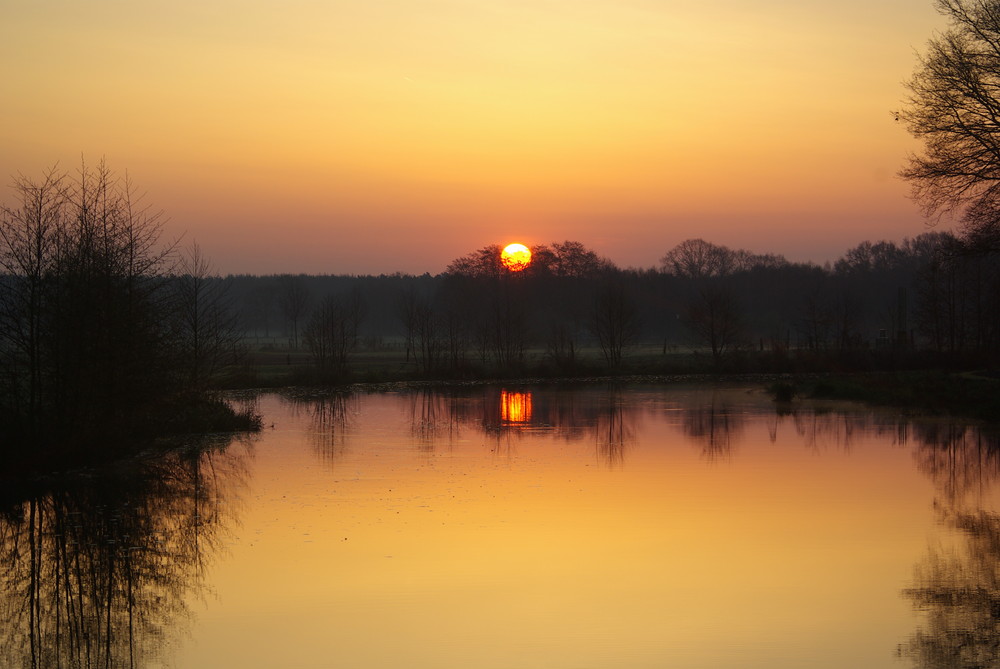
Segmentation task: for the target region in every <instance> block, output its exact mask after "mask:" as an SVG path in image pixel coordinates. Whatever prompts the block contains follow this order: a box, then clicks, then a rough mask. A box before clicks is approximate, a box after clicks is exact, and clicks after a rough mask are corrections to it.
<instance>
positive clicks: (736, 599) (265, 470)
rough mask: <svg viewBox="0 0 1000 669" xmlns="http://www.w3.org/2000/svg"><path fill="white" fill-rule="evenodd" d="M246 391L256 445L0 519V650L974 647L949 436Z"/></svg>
mask: <svg viewBox="0 0 1000 669" xmlns="http://www.w3.org/2000/svg"><path fill="white" fill-rule="evenodd" d="M254 402H255V403H256V405H257V407H258V409H259V410H260V411H261V412H262V413H263V415H264V420H265V424H266V425H267V426H268V427H267V428H266V429H265V431H264V432H263V433H262V434H260V435H257V436H254V437H252V438H250V439H246V440H237V441H235V442H233V443H226V442H225V441H222V442H220V443H217V444H209V445H208V446H207V447H206V448H205V449H203V450H195V449H192V450H190V451H188V452H182V453H176V454H173V455H171V456H169V457H167V458H160V459H156V460H150V461H147V462H140V463H133V464H130V465H129V466H127V467H120V468H117V469H115V470H113V471H109V472H92V473H90V474H88V475H87V476H84V477H80V478H79V479H74V480H73V481H72V482H69V483H66V484H60V485H59V486H58V487H56V488H55V489H53V490H50V491H46V493H45V494H38V495H36V496H35V497H33V498H32V499H30V500H27V501H23V502H12V503H8V504H6V505H5V506H4V507H3V508H0V551H2V554H0V559H3V560H4V564H5V565H9V567H7V568H6V569H5V572H4V573H3V575H2V578H0V666H11V667H19V666H28V667H30V666H38V667H48V666H69V667H74V666H82V667H91V666H93V667H104V666H114V667H129V666H135V667H161V666H167V667H181V668H185V669H186V668H202V667H203V668H206V669H208V668H212V669H215V668H217V667H224V666H225V667H358V668H367V667H392V668H398V667H446V668H447V667H463V668H465V667H496V668H500V667H504V668H508V667H548V668H563V667H565V668H570V667H572V668H581V667H594V668H604V667H628V668H631V667H679V668H695V667H711V668H717V667H733V668H736V667H739V668H746V667H768V668H774V667H837V668H840V667H865V668H879V667H910V666H917V667H939V666H941V667H944V666H947V667H966V666H967V667H974V666H975V667H985V666H994V665H995V664H996V663H997V662H1000V656H998V654H997V653H998V650H997V649H998V647H1000V630H998V626H997V621H998V620H1000V515H997V511H998V509H997V494H996V487H997V486H995V485H994V481H995V479H996V477H997V472H998V469H1000V467H998V462H1000V458H998V453H1000V449H998V448H997V445H996V440H995V439H993V438H991V437H990V436H989V435H984V434H980V432H978V431H977V430H976V429H975V428H973V427H970V426H967V425H963V424H959V423H953V422H948V421H942V420H937V421H930V420H923V421H919V420H918V421H911V420H909V419H904V418H902V417H900V416H898V415H896V414H894V413H891V412H885V411H878V412H876V411H871V410H865V409H863V408H859V407H846V406H825V407H824V406H816V405H798V406H796V407H795V409H794V410H793V411H790V412H788V411H786V412H785V413H784V414H780V413H778V412H776V410H775V406H774V404H773V403H772V402H771V401H770V400H769V399H768V398H767V397H766V396H764V395H762V394H760V393H759V392H755V391H751V390H749V389H746V388H725V389H722V388H715V389H706V388H679V387H670V388H650V387H641V388H629V389H612V388H607V387H597V386H594V387H588V388H576V389H572V390H568V389H554V388H551V387H510V388H499V387H496V388H472V389H466V390H463V391H461V392H453V393H440V392H431V391H427V392H421V391H413V392H399V393H382V394H367V395H335V396H326V397H322V396H313V397H307V396H303V397H295V398H291V397H286V396H279V395H274V394H269V395H263V396H261V397H259V398H257V399H256V400H254ZM272 424H273V426H272ZM33 663H34V664H33Z"/></svg>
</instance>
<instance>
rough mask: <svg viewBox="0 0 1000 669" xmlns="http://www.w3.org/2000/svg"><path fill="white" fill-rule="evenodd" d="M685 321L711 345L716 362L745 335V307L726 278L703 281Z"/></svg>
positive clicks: (701, 339)
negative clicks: (742, 308)
mask: <svg viewBox="0 0 1000 669" xmlns="http://www.w3.org/2000/svg"><path fill="white" fill-rule="evenodd" d="M685 322H686V323H687V325H688V327H689V328H690V329H691V331H692V332H693V333H694V334H695V335H696V336H697V337H698V339H699V340H700V341H701V342H702V343H704V344H707V345H708V347H709V348H710V349H711V351H712V359H713V360H714V361H715V363H716V364H718V363H719V362H720V361H721V360H722V356H723V355H725V354H726V353H727V352H728V351H730V350H732V349H733V347H734V346H736V345H738V344H739V343H740V342H741V341H742V339H743V338H744V333H745V329H744V321H743V313H742V310H741V309H740V306H739V303H738V302H737V300H736V296H735V294H734V292H733V290H732V288H731V286H730V285H729V284H728V283H725V282H723V281H719V280H708V281H703V282H700V285H698V286H697V287H696V288H695V292H694V296H693V297H692V298H691V300H690V302H688V308H687V311H686V313H685Z"/></svg>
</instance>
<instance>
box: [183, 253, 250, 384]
mask: <svg viewBox="0 0 1000 669" xmlns="http://www.w3.org/2000/svg"><path fill="white" fill-rule="evenodd" d="M180 271H181V273H180V274H179V275H178V276H177V277H175V279H174V284H175V291H176V299H177V336H178V339H179V346H180V351H181V360H182V363H183V365H184V367H185V369H186V370H187V377H188V380H187V382H188V384H189V387H191V388H193V389H202V388H204V387H205V386H206V385H207V384H208V383H209V382H211V380H212V378H213V377H214V376H215V375H216V374H217V373H218V372H219V371H220V370H221V369H222V368H223V367H225V366H226V365H230V364H233V363H235V362H236V360H237V358H238V354H239V347H240V339H241V337H240V331H239V327H238V325H239V319H238V315H237V313H236V312H235V310H234V309H233V306H232V300H231V299H230V297H229V283H228V282H227V281H226V280H225V279H223V278H222V277H219V276H216V275H213V274H212V270H211V265H210V264H209V262H208V260H207V259H206V258H205V256H204V255H203V254H202V252H201V248H200V247H199V246H198V245H197V244H192V245H191V246H190V247H188V248H187V249H186V252H185V254H184V256H183V258H182V259H181V263H180Z"/></svg>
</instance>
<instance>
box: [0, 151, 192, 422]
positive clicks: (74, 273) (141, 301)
mask: <svg viewBox="0 0 1000 669" xmlns="http://www.w3.org/2000/svg"><path fill="white" fill-rule="evenodd" d="M14 190H15V192H16V193H17V194H18V196H19V198H20V205H19V206H16V207H4V208H3V210H2V215H0V231H2V232H0V239H2V245H0V264H2V268H3V271H4V273H5V277H4V279H3V287H4V289H3V294H2V300H3V304H2V306H0V338H2V343H0V351H2V356H3V358H2V360H3V365H4V368H3V370H2V377H0V378H2V379H3V381H4V383H5V385H6V388H5V391H6V392H4V393H3V395H2V396H0V397H2V398H0V403H2V404H3V405H4V406H3V407H2V409H0V410H2V411H4V412H5V413H6V414H7V420H6V421H5V426H6V427H7V428H8V429H10V428H12V427H14V428H15V431H17V430H16V428H17V426H20V427H21V428H22V430H23V431H24V432H25V433H26V434H27V435H28V436H30V435H35V436H39V432H40V431H44V432H45V433H46V434H48V435H49V436H54V435H55V434H59V433H62V432H67V433H71V434H72V436H73V437H74V438H76V439H79V438H82V437H83V436H84V435H91V434H93V433H94V432H96V431H97V430H112V429H115V428H118V429H128V427H127V423H128V421H127V420H125V419H126V418H127V417H131V418H132V419H134V418H135V417H136V416H137V415H138V414H139V413H141V410H142V409H144V408H146V409H148V408H150V407H153V406H156V405H157V404H158V403H160V402H161V401H162V399H163V398H164V397H165V396H167V395H169V394H170V393H171V392H172V391H173V389H174V388H175V387H176V380H177V379H176V375H175V374H174V370H173V362H174V357H173V356H174V354H175V353H176V351H175V350H174V348H173V347H172V346H171V344H170V342H169V340H168V335H169V332H170V313H169V302H168V297H169V295H168V293H167V292H166V291H165V290H164V281H163V279H162V274H163V272H164V271H165V270H166V269H167V267H168V263H169V260H170V257H171V253H172V248H171V247H170V246H169V245H168V246H166V247H159V245H158V242H159V236H160V227H161V222H160V218H161V216H160V214H159V213H157V212H150V210H149V209H148V208H145V207H141V206H139V205H138V200H137V198H136V196H135V189H134V187H133V185H132V183H131V182H130V181H129V180H128V178H125V179H123V180H121V179H117V178H116V177H114V175H113V174H112V173H111V171H110V170H109V169H108V168H107V167H106V166H105V165H104V164H103V163H101V164H99V165H98V167H97V168H96V169H91V168H90V167H88V166H87V165H86V164H83V165H82V166H81V168H80V170H79V172H78V173H77V174H76V175H75V176H74V177H69V176H68V175H64V174H61V173H59V172H57V171H55V170H52V171H50V172H49V173H47V174H46V175H45V176H44V177H43V179H42V180H41V181H39V182H34V181H32V180H30V179H27V178H21V179H19V180H18V181H16V182H15V188H14ZM42 428H44V430H43V429H42ZM106 434H107V433H106Z"/></svg>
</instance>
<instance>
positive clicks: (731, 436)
mask: <svg viewBox="0 0 1000 669" xmlns="http://www.w3.org/2000/svg"><path fill="white" fill-rule="evenodd" d="M728 400H729V396H728V395H727V394H725V393H712V396H711V399H710V401H705V398H701V397H699V398H698V401H697V402H693V403H691V404H690V405H689V406H687V407H685V408H684V411H683V414H682V416H683V419H682V421H683V422H682V424H683V426H684V433H685V434H686V435H687V436H689V437H691V439H693V440H694V441H696V442H698V443H700V444H701V445H702V453H703V454H704V455H705V456H706V457H708V458H709V459H715V458H720V457H728V456H729V455H731V454H732V452H733V449H734V448H735V446H736V443H737V441H738V440H739V438H740V436H741V435H742V433H743V429H744V425H745V423H746V416H745V415H744V414H743V413H741V412H740V411H739V410H738V409H737V408H736V407H734V406H732V405H731V404H730V403H729V401H728Z"/></svg>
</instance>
